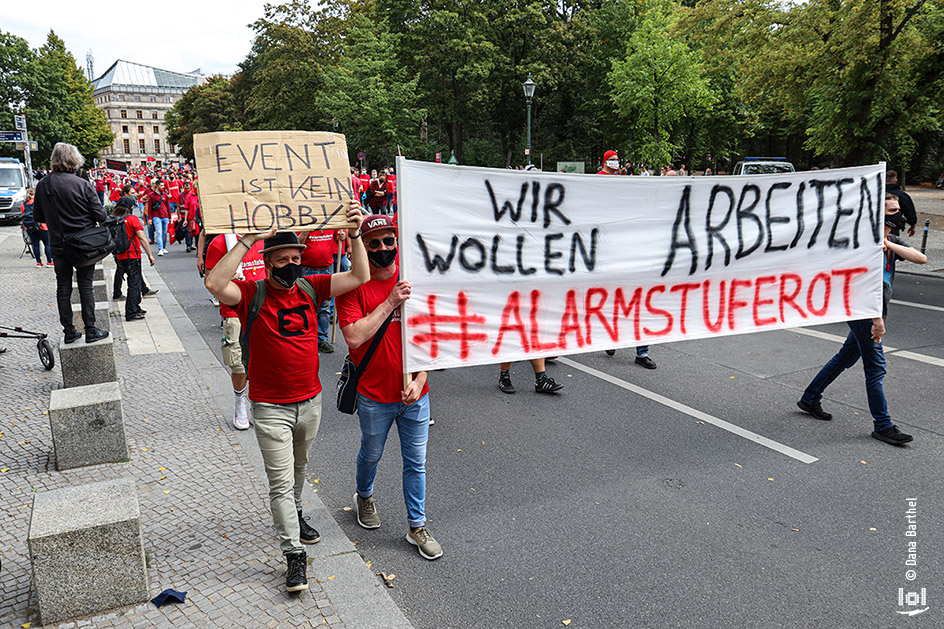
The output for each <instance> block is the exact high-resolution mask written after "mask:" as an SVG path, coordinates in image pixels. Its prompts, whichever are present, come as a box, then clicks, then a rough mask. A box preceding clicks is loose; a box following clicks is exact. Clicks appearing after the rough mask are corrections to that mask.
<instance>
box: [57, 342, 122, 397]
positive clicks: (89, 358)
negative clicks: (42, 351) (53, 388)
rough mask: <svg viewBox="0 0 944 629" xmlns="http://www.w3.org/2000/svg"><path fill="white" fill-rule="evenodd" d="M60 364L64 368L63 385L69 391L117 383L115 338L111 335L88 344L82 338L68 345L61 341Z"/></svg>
mask: <svg viewBox="0 0 944 629" xmlns="http://www.w3.org/2000/svg"><path fill="white" fill-rule="evenodd" d="M59 364H60V365H61V366H62V384H63V386H65V387H66V388H67V389H68V388H70V387H83V386H86V385H89V384H101V383H102V382H117V381H118V369H117V366H116V365H115V337H114V336H111V335H109V336H108V337H107V338H104V339H102V340H101V341H96V342H94V343H86V342H85V338H80V339H78V340H77V341H75V342H74V343H70V344H68V345H66V344H65V343H64V342H63V339H60V340H59Z"/></svg>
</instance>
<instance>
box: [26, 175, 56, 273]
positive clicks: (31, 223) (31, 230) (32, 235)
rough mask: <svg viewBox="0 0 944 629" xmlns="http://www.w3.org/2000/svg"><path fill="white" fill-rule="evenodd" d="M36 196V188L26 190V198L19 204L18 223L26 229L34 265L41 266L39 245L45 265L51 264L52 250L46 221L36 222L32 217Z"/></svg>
mask: <svg viewBox="0 0 944 629" xmlns="http://www.w3.org/2000/svg"><path fill="white" fill-rule="evenodd" d="M35 197H36V190H34V189H33V188H30V189H29V190H27V191H26V199H25V200H24V201H23V203H22V205H21V206H20V225H22V227H23V229H25V230H26V235H27V236H29V239H30V250H31V251H32V252H33V257H34V258H36V266H38V267H42V266H43V258H42V256H41V255H40V249H39V245H40V243H42V245H43V251H42V252H43V253H45V254H46V266H52V265H53V263H52V251H50V249H49V228H48V227H47V226H46V223H37V222H36V219H35V218H34V217H33V199H34V198H35Z"/></svg>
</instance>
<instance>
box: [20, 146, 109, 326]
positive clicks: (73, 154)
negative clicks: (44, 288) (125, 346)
mask: <svg viewBox="0 0 944 629" xmlns="http://www.w3.org/2000/svg"><path fill="white" fill-rule="evenodd" d="M84 163H85V158H84V157H82V154H81V153H79V149H77V148H76V147H74V146H73V145H71V144H66V143H65V142H59V143H57V144H56V146H55V147H54V148H53V150H52V155H51V156H50V158H49V165H50V166H51V167H52V171H53V172H52V173H50V174H49V175H48V176H46V177H44V178H43V180H42V181H40V182H39V184H38V185H37V186H36V200H35V202H34V205H33V216H34V217H35V219H36V222H39V223H46V225H47V226H48V227H49V245H50V248H51V249H52V259H53V263H54V264H55V266H56V304H57V305H58V306H59V322H60V323H61V324H62V330H63V336H64V337H65V342H66V343H72V342H73V341H75V340H76V339H78V338H79V337H80V336H82V334H81V333H79V332H78V331H77V330H76V329H75V326H73V325H72V274H73V270H74V272H75V276H76V281H77V283H78V285H79V298H80V300H81V303H82V321H83V323H84V324H85V342H86V343H93V342H95V341H99V340H101V339H103V338H105V337H106V336H108V332H107V331H105V330H99V329H98V328H96V327H95V294H94V293H93V291H92V274H93V272H94V270H95V266H94V265H89V266H85V267H76V266H75V265H74V264H73V262H72V260H71V259H70V258H69V256H68V252H67V250H66V247H65V239H66V238H68V237H69V236H70V235H72V234H74V233H76V232H79V231H81V230H83V229H85V228H86V227H92V226H93V225H95V223H100V222H103V221H104V220H105V208H103V207H102V204H101V201H99V200H98V195H96V194H95V187H94V186H93V185H92V184H91V183H90V182H88V181H86V180H85V179H82V178H81V177H76V176H75V174H76V171H77V170H78V169H79V168H81V166H82V164H84Z"/></svg>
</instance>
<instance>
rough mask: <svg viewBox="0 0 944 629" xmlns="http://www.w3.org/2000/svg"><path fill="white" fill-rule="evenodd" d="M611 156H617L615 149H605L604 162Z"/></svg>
mask: <svg viewBox="0 0 944 629" xmlns="http://www.w3.org/2000/svg"><path fill="white" fill-rule="evenodd" d="M611 157H619V155H617V153H616V151H607V152H606V153H604V154H603V161H604V162H605V161H606V160H608V159H610V158H611Z"/></svg>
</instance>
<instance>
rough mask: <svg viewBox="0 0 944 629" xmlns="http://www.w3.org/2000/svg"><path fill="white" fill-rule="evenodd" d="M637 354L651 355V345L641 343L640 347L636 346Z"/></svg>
mask: <svg viewBox="0 0 944 629" xmlns="http://www.w3.org/2000/svg"><path fill="white" fill-rule="evenodd" d="M636 355H637V356H648V355H649V346H648V345H640V346H639V347H637V348H636Z"/></svg>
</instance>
